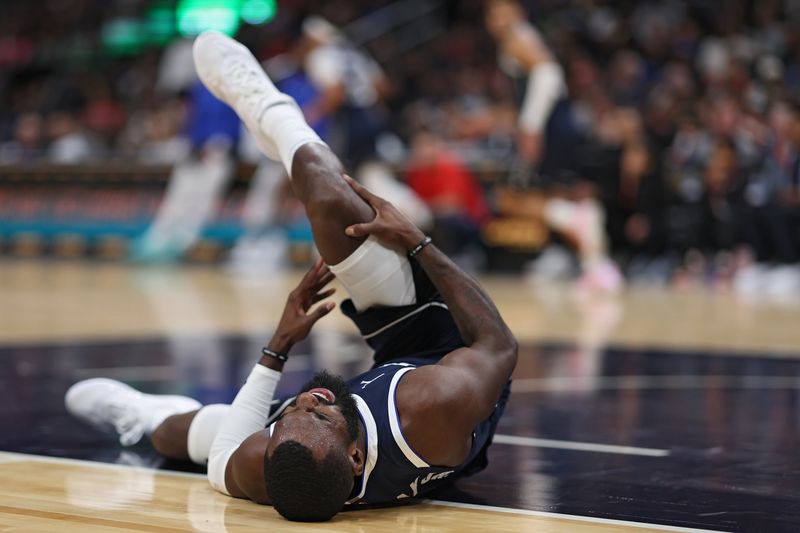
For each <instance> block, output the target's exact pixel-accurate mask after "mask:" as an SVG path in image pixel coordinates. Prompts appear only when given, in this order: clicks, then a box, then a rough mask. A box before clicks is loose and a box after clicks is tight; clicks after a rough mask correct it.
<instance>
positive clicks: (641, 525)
mask: <svg viewBox="0 0 800 533" xmlns="http://www.w3.org/2000/svg"><path fill="white" fill-rule="evenodd" d="M421 501H422V502H424V503H428V504H431V505H441V506H443V507H456V508H458V509H472V510H475V511H489V512H495V513H506V514H521V515H525V516H535V517H538V518H557V519H562V520H575V521H576V522H589V523H592V524H605V525H609V526H625V527H630V528H638V529H651V530H652V529H656V530H658V531H676V532H681V533H684V532H685V533H719V531H720V530H711V529H698V528H696V527H680V526H666V525H661V524H651V523H648V522H630V521H628V520H615V519H613V518H598V517H596V516H580V515H574V514H562V513H549V512H547V511H529V510H527V509H514V508H510V507H495V506H493V505H479V504H474V503H460V502H446V501H442V500H421Z"/></svg>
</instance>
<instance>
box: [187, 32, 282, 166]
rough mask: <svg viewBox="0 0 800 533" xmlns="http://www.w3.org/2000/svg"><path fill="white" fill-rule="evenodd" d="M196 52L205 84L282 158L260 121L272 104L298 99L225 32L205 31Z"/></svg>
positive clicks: (262, 145)
mask: <svg viewBox="0 0 800 533" xmlns="http://www.w3.org/2000/svg"><path fill="white" fill-rule="evenodd" d="M192 53H193V55H194V65H195V68H196V69H197V75H198V76H199V77H200V80H201V81H202V82H203V84H204V85H205V86H206V87H207V88H208V90H209V91H211V92H212V93H213V94H214V96H216V97H217V98H219V99H220V100H222V101H223V102H225V103H227V104H228V105H229V106H231V107H232V108H233V109H234V110H235V111H236V113H237V114H238V115H239V118H241V119H242V121H244V123H245V125H246V126H247V129H248V130H250V133H251V134H252V135H253V137H254V138H255V141H256V144H257V145H258V147H259V148H261V150H262V151H263V152H264V153H265V154H266V155H267V157H269V158H270V159H274V160H276V161H279V160H280V155H279V154H278V149H277V147H276V146H275V143H274V141H273V140H272V139H270V138H269V136H268V135H267V134H266V133H265V132H264V131H263V130H262V128H261V126H260V124H259V120H260V119H261V116H262V115H263V114H264V111H265V110H266V109H267V108H268V107H270V106H273V105H276V104H283V103H289V104H291V105H295V106H296V105H297V104H296V103H295V101H294V100H293V99H292V98H291V97H290V96H287V95H286V94H283V93H281V92H280V91H278V89H277V88H276V87H275V85H274V84H273V83H272V81H271V80H270V79H269V77H267V74H266V72H264V69H262V68H261V65H260V64H259V63H258V61H257V60H256V58H255V57H253V54H252V53H250V50H248V49H247V47H245V46H244V45H243V44H241V43H239V42H237V41H235V40H233V39H231V38H230V37H228V36H226V35H223V34H222V33H219V32H216V31H205V32H203V33H201V34H200V35H198V36H197V38H196V39H195V41H194V46H193V48H192Z"/></svg>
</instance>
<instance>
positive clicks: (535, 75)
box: [519, 62, 566, 133]
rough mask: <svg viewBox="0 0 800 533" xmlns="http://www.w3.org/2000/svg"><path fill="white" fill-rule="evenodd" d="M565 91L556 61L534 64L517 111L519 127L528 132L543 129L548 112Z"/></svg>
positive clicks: (561, 74)
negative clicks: (520, 106)
mask: <svg viewBox="0 0 800 533" xmlns="http://www.w3.org/2000/svg"><path fill="white" fill-rule="evenodd" d="M565 93H566V87H565V85H564V73H563V71H562V70H561V67H560V66H559V65H558V63H552V62H546V63H541V64H539V65H536V66H535V67H534V68H533V69H532V70H531V71H530V74H529V75H528V85H527V87H526V89H525V100H524V101H523V103H522V108H521V109H520V112H519V127H520V129H521V130H523V131H525V132H528V133H539V132H541V131H542V130H543V129H544V126H545V124H546V123H547V119H548V118H549V117H550V113H551V112H552V111H553V107H554V106H555V105H556V103H557V102H558V100H559V99H560V98H561V97H562V96H564V94H565Z"/></svg>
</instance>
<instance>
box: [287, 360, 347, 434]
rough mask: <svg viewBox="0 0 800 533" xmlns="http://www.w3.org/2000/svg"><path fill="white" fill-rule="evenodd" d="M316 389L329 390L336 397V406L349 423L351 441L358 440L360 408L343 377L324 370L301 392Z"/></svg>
mask: <svg viewBox="0 0 800 533" xmlns="http://www.w3.org/2000/svg"><path fill="white" fill-rule="evenodd" d="M316 388H323V389H328V390H329V391H331V392H332V393H333V395H334V396H336V402H334V405H338V406H339V408H340V409H341V410H342V415H343V416H344V419H345V422H347V434H348V436H349V437H350V441H351V442H352V441H354V440H356V439H357V438H358V407H356V401H355V399H354V398H353V393H352V391H351V390H350V386H349V385H347V383H346V382H345V381H344V380H343V379H342V378H341V376H334V375H333V374H329V373H328V371H327V370H322V371H320V372H317V373H316V374H314V375H313V376H312V377H311V379H310V380H308V381H307V382H306V384H305V385H303V387H302V388H301V389H300V392H307V391H310V390H311V389H316ZM298 394H299V393H298Z"/></svg>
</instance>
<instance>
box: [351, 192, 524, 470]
mask: <svg viewBox="0 0 800 533" xmlns="http://www.w3.org/2000/svg"><path fill="white" fill-rule="evenodd" d="M348 182H349V183H350V185H351V187H353V189H354V190H355V191H356V192H358V194H359V195H360V196H361V197H362V198H364V200H365V201H367V202H368V203H369V204H370V206H372V208H373V209H374V210H375V213H376V214H375V218H374V219H373V220H372V221H371V222H368V223H362V224H356V225H353V226H350V227H349V228H348V229H347V234H348V235H352V236H354V237H356V236H363V235H367V234H370V235H373V236H374V237H376V238H378V239H379V240H380V241H381V242H382V243H384V244H385V245H387V246H391V247H393V248H395V249H398V250H403V251H404V252H406V253H407V252H409V251H411V250H412V249H414V248H415V247H416V246H417V245H418V244H419V243H421V242H422V241H423V239H424V238H425V235H424V234H423V233H422V232H421V231H420V230H419V229H418V228H417V227H416V226H414V224H413V223H411V221H409V220H408V219H407V218H406V217H405V216H404V215H403V214H402V213H400V212H399V211H398V210H397V209H396V208H395V207H394V206H393V205H392V204H391V203H389V202H387V201H385V200H383V199H382V198H379V197H377V196H375V195H374V194H372V193H370V192H369V191H368V190H366V189H365V188H364V187H362V186H361V185H359V184H358V183H356V182H355V181H353V180H352V179H348ZM416 258H417V260H418V261H419V263H420V265H421V266H422V268H423V269H424V270H425V272H426V274H427V275H428V277H429V278H430V279H431V281H432V282H433V283H434V285H435V286H436V288H437V289H438V290H439V292H440V293H441V295H442V297H443V298H444V301H445V303H447V305H448V306H449V308H450V312H451V313H452V315H453V319H454V321H455V323H456V325H457V326H458V328H459V331H460V332H461V336H462V338H463V339H464V342H465V344H466V346H467V347H466V348H462V349H458V350H455V351H453V352H451V353H450V354H448V355H446V356H445V357H444V358H443V359H442V360H441V361H440V362H439V363H438V364H436V365H431V366H428V367H424V368H419V369H417V370H416V371H414V372H412V373H410V374H409V376H408V377H407V378H406V379H404V380H403V381H401V382H400V385H399V386H398V389H397V403H398V409H399V410H400V416H401V421H402V425H403V430H404V432H405V434H406V436H407V438H408V439H409V441H410V442H411V443H412V445H413V446H414V448H415V449H416V450H418V451H419V452H420V453H421V454H422V456H423V457H425V459H426V460H428V461H429V462H431V463H435V464H441V465H457V464H459V463H460V462H461V461H463V460H464V457H465V456H466V454H467V453H468V452H469V448H470V444H471V441H470V439H471V434H472V430H473V428H474V427H475V425H476V424H478V423H479V422H481V421H482V420H484V419H486V417H488V416H489V414H490V413H491V412H492V410H493V409H494V407H495V404H496V403H497V400H498V398H499V397H500V393H501V392H502V390H503V388H504V387H505V385H506V383H507V382H508V379H509V377H510V376H511V372H512V371H513V370H514V366H515V365H516V361H517V343H516V341H515V339H514V336H513V335H512V334H511V331H510V330H509V329H508V327H507V326H506V324H505V322H504V321H503V319H502V317H501V316H500V313H499V312H498V310H497V308H496V307H495V305H494V304H493V303H492V300H491V298H489V296H488V295H487V294H486V292H485V291H484V290H483V289H482V288H481V286H480V285H479V284H478V282H477V281H475V280H474V279H473V278H472V277H471V276H469V275H468V274H466V273H465V272H463V271H462V270H461V269H459V268H458V267H457V266H456V265H455V264H454V263H453V262H452V261H450V259H448V258H447V256H446V255H444V254H443V253H442V252H441V251H439V250H438V249H437V248H436V247H435V246H434V245H432V244H431V245H428V246H426V247H425V248H423V249H422V250H421V251H420V252H419V253H418V254H417V255H416ZM443 434H446V435H448V436H449V437H450V438H448V439H442V435H443Z"/></svg>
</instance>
